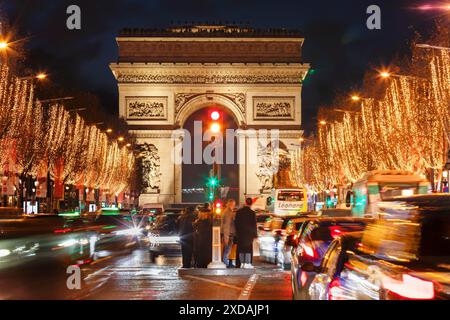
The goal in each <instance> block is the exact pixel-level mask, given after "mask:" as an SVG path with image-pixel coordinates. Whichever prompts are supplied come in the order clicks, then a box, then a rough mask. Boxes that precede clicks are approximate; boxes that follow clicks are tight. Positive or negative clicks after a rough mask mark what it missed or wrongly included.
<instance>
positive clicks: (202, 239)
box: [194, 210, 212, 268]
mask: <svg viewBox="0 0 450 320" xmlns="http://www.w3.org/2000/svg"><path fill="white" fill-rule="evenodd" d="M194 260H195V266H196V267H197V268H206V267H208V264H209V263H210V262H211V261H212V223H211V219H210V213H209V212H208V211H203V210H202V211H200V212H199V214H198V219H197V220H196V221H195V222H194Z"/></svg>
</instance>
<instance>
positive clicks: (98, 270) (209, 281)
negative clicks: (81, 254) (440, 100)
mask: <svg viewBox="0 0 450 320" xmlns="http://www.w3.org/2000/svg"><path fill="white" fill-rule="evenodd" d="M180 263H181V259H180V258H179V257H158V258H157V260H156V263H151V261H150V259H149V255H148V252H147V250H143V249H137V250H134V251H128V252H124V253H123V254H121V255H105V256H103V257H102V258H100V259H99V260H97V261H95V262H94V263H93V264H90V265H87V266H84V267H83V268H82V278H83V281H82V289H81V290H67V289H66V288H65V284H66V279H67V277H68V275H67V274H65V270H64V269H63V268H61V267H59V266H57V267H48V266H36V267H34V268H32V269H30V268H27V270H25V271H18V270H17V271H15V272H10V273H9V274H8V275H6V274H2V275H0V288H1V289H0V298H1V299H87V300H94V299H95V300H97V299H101V300H109V299H120V300H133V299H138V300H153V299H158V300H159V299H162V300H171V299H175V300H178V299H193V300H207V299H217V300H237V299H238V298H240V297H241V298H242V297H243V296H242V293H243V292H245V291H244V289H245V288H250V287H251V291H250V292H249V295H248V296H245V295H244V297H245V298H250V299H291V292H290V279H289V272H283V271H281V270H279V269H277V268H276V267H275V266H273V265H269V264H259V268H258V271H257V273H258V276H257V277H256V281H255V282H254V283H253V282H251V281H250V282H249V280H250V276H248V275H247V276H208V277H204V276H201V277H179V276H178V273H177V268H178V267H179V265H180ZM253 280H255V279H253ZM249 284H251V286H249ZM6 288H8V289H6Z"/></svg>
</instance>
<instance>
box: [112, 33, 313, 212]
mask: <svg viewBox="0 0 450 320" xmlns="http://www.w3.org/2000/svg"><path fill="white" fill-rule="evenodd" d="M303 41H304V39H303V38H302V37H301V36H300V35H299V34H298V33H296V32H291V31H286V30H269V31H261V30H255V29H251V28H242V27H233V26H206V25H205V26H183V27H173V28H168V29H164V30H142V29H139V30H137V29H125V30H123V31H122V32H121V33H120V35H119V36H118V37H117V43H118V46H119V58H118V62H117V63H112V64H111V65H110V68H111V70H112V72H113V74H114V76H115V77H116V79H117V82H118V88H119V115H120V116H121V117H124V118H125V120H126V121H127V122H128V125H129V128H130V131H131V132H132V133H134V134H135V136H136V138H137V142H138V144H140V145H142V153H141V155H142V157H143V172H144V173H143V174H144V175H145V176H144V177H143V178H144V179H143V180H144V184H145V190H144V192H143V193H142V194H141V196H140V199H139V204H140V205H142V204H144V203H166V204H168V203H181V201H182V180H181V179H182V178H181V177H182V174H181V170H182V165H181V164H179V163H178V162H176V161H173V155H172V152H173V150H174V148H176V147H177V146H179V144H180V143H182V139H183V133H182V130H180V129H182V128H183V126H184V124H185V122H186V120H187V118H188V117H189V116H190V115H191V114H192V113H193V112H195V111H197V110H199V109H202V108H205V107H208V106H212V105H218V106H221V107H223V108H225V109H227V110H228V111H229V112H230V114H232V115H233V118H234V119H235V121H236V123H237V124H238V127H239V129H238V132H237V136H238V138H237V140H238V142H237V143H238V144H237V149H238V153H239V157H240V159H241V161H240V164H239V192H240V199H239V202H240V203H242V202H243V200H244V198H245V196H247V195H248V196H255V195H259V194H261V192H262V191H261V190H262V189H264V186H263V184H264V182H263V179H261V175H259V174H258V171H259V170H260V167H261V164H258V163H253V162H251V161H248V159H249V158H250V157H252V156H255V154H256V153H257V150H256V149H255V148H254V145H252V143H250V142H251V139H253V138H252V137H253V136H251V135H248V134H247V133H248V132H249V131H251V130H256V132H259V131H258V130H260V129H269V130H271V129H278V130H279V141H280V143H282V144H283V145H284V146H286V147H287V149H295V148H297V146H298V144H299V138H300V137H301V135H302V131H301V129H300V126H301V91H302V82H303V80H304V78H305V77H306V75H307V73H308V70H309V65H308V64H304V63H302V62H301V50H302V45H303ZM253 132H254V131H253ZM265 188H266V189H269V188H270V186H265Z"/></svg>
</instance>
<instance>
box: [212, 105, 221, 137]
mask: <svg viewBox="0 0 450 320" xmlns="http://www.w3.org/2000/svg"><path fill="white" fill-rule="evenodd" d="M209 119H210V120H211V121H212V122H211V123H210V126H209V129H210V130H211V132H212V133H219V132H220V131H221V130H222V124H221V122H222V121H221V120H222V115H221V113H220V111H218V110H215V109H212V110H211V111H210V112H209Z"/></svg>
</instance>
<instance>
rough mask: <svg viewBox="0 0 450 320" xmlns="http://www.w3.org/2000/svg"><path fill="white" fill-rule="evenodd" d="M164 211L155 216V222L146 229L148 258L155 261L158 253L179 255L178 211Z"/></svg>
mask: <svg viewBox="0 0 450 320" xmlns="http://www.w3.org/2000/svg"><path fill="white" fill-rule="evenodd" d="M173 211H175V212H169V211H166V213H164V214H162V215H159V216H158V217H157V218H156V222H155V224H154V225H153V226H152V227H151V228H150V230H149V231H148V235H147V237H148V242H149V253H150V260H151V261H152V262H155V260H156V258H157V257H158V256H159V255H166V256H167V255H176V256H179V255H181V245H180V237H179V235H178V218H179V217H180V211H178V210H173Z"/></svg>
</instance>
